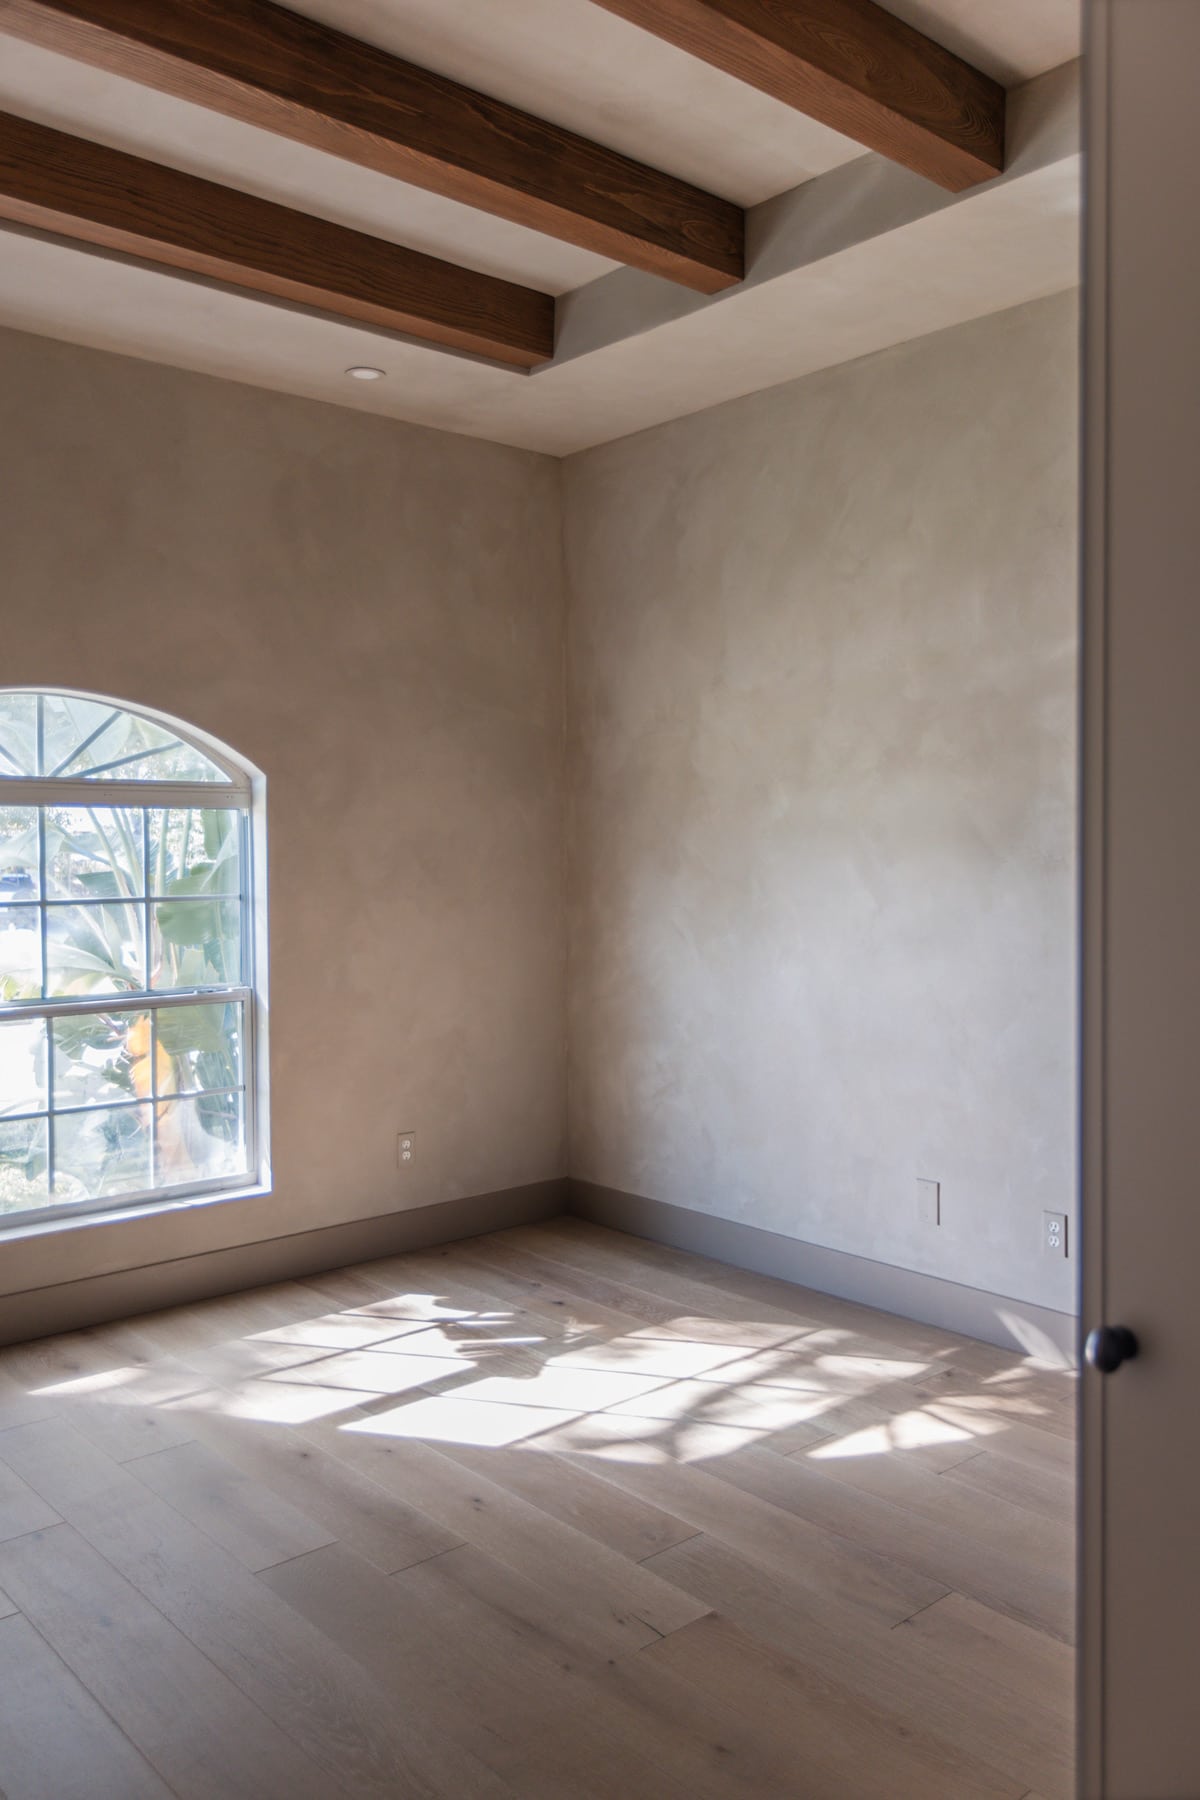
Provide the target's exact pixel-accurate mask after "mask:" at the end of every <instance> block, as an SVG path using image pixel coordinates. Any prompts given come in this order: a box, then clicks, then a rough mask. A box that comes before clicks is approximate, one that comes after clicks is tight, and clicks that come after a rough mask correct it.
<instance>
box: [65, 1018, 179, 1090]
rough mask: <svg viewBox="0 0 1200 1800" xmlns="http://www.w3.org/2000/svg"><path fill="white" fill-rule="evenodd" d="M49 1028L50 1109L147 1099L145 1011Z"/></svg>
mask: <svg viewBox="0 0 1200 1800" xmlns="http://www.w3.org/2000/svg"><path fill="white" fill-rule="evenodd" d="M50 1029H51V1033H52V1037H53V1043H54V1104H55V1106H56V1107H60V1106H90V1105H95V1104H96V1103H97V1102H100V1103H101V1104H103V1102H104V1101H106V1100H108V1101H113V1100H142V1099H149V1097H150V1037H151V1033H150V1014H149V1013H145V1012H141V1013H138V1012H128V1013H127V1012H121V1013H79V1014H78V1015H77V1016H76V1017H74V1018H61V1017H60V1018H56V1019H53V1020H52V1021H51V1025H50ZM160 1067H161V1063H160Z"/></svg>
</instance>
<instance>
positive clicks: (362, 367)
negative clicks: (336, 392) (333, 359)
mask: <svg viewBox="0 0 1200 1800" xmlns="http://www.w3.org/2000/svg"><path fill="white" fill-rule="evenodd" d="M346 373H347V375H350V376H352V377H353V378H354V380H355V381H382V380H383V373H384V372H383V370H382V369H369V368H368V367H367V366H366V364H365V363H355V365H354V367H353V368H352V369H347V370H346Z"/></svg>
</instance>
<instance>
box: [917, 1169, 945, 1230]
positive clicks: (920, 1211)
mask: <svg viewBox="0 0 1200 1800" xmlns="http://www.w3.org/2000/svg"><path fill="white" fill-rule="evenodd" d="M917 1217H918V1219H919V1220H920V1221H921V1223H922V1225H940V1224H941V1222H942V1184H941V1182H940V1181H922V1179H921V1178H920V1176H918V1177H917Z"/></svg>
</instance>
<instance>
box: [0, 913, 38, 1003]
mask: <svg viewBox="0 0 1200 1800" xmlns="http://www.w3.org/2000/svg"><path fill="white" fill-rule="evenodd" d="M41 997H42V919H41V909H40V908H39V907H36V906H0V1001H9V1000H40V999H41Z"/></svg>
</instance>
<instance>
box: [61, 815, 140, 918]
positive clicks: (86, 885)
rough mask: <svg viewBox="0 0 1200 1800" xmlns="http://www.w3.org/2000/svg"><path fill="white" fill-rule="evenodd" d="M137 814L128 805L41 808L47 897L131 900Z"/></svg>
mask: <svg viewBox="0 0 1200 1800" xmlns="http://www.w3.org/2000/svg"><path fill="white" fill-rule="evenodd" d="M142 862H143V857H142V815H141V811H140V809H137V808H133V807H109V806H49V807H47V808H46V890H47V892H48V894H49V896H50V898H51V899H52V900H76V899H78V900H108V899H113V900H136V899H138V898H139V897H140V896H141V895H142V894H143V893H144V892H145V883H144V881H143V879H142Z"/></svg>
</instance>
